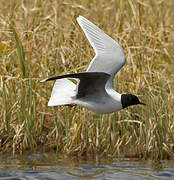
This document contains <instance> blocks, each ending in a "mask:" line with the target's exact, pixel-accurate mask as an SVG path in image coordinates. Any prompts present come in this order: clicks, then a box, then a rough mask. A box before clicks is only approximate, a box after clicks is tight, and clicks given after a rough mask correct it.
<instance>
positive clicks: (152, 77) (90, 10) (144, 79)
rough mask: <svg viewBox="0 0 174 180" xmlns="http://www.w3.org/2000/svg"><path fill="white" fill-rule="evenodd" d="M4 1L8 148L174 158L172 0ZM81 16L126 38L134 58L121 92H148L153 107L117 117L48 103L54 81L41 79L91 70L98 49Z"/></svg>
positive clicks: (0, 33)
mask: <svg viewBox="0 0 174 180" xmlns="http://www.w3.org/2000/svg"><path fill="white" fill-rule="evenodd" d="M1 1H2V2H1V5H0V37H1V41H0V72H1V73H0V102H1V104H0V147H1V149H0V152H1V153H5V152H11V153H24V152H27V151H32V152H37V151H44V152H45V151H50V150H52V149H53V150H55V151H57V152H58V153H63V154H73V155H85V154H93V155H95V154H100V155H106V156H115V157H143V158H150V159H166V158H173V157H174V156H173V153H174V111H173V107H174V95H173V94H174V89H173V83H174V76H173V72H174V48H173V47H174V33H173V32H174V24H173V19H174V13H173V7H174V2H173V0H168V1H163V0H161V1H156V0H147V1H145V0H135V1H133V0H125V1H122V0H108V1H105V0H101V1H97V0H92V1H91V0H83V1H80V0H76V1H75V0H72V1H63V0H62V1H61V0H51V1H50V0H45V1H39V0H30V1H25V0H11V1H4V0H1ZM3 1H4V2H3ZM78 15H83V16H85V17H86V18H88V19H89V20H91V21H92V22H94V23H95V24H97V25H98V26H99V27H100V28H101V29H103V30H104V31H105V32H106V33H107V34H109V35H110V36H111V37H113V38H114V39H115V40H117V41H118V42H119V43H120V44H121V46H122V47H123V49H124V51H125V54H126V56H127V64H126V65H125V66H124V68H123V69H122V70H121V71H120V72H119V73H118V74H117V77H116V78H115V85H116V90H117V91H118V92H120V93H133V94H137V95H141V97H140V99H141V100H142V101H143V102H145V103H146V104H147V106H146V107H140V106H136V107H130V108H127V109H125V110H123V111H120V112H117V113H113V114H110V115H97V114H93V113H91V112H89V111H87V110H85V109H83V108H80V107H75V108H67V107H54V108H50V107H47V102H48V99H49V97H50V93H51V89H52V86H53V82H49V83H44V84H42V83H40V82H39V81H40V80H41V79H43V78H45V77H48V76H51V75H55V74H56V75H59V74H66V73H71V72H81V71H85V69H86V68H87V66H88V64H89V62H90V60H91V59H92V57H93V55H94V52H93V50H92V48H91V47H90V45H89V43H88V41H87V39H86V38H85V36H84V34H83V32H82V30H81V29H80V27H79V26H78V24H77V22H76V17H77V16H78Z"/></svg>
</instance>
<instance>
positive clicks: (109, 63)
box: [77, 16, 126, 87]
mask: <svg viewBox="0 0 174 180" xmlns="http://www.w3.org/2000/svg"><path fill="white" fill-rule="evenodd" d="M77 22H78V23H79V25H80V27H81V28H82V30H83V31H84V33H85V35H86V37H87V39H88V41H89V42H90V44H91V46H92V47H93V49H94V51H95V53H96V55H95V57H94V58H93V59H92V61H91V63H90V64H89V66H88V68H87V71H89V72H105V73H108V74H110V75H111V78H110V80H109V84H108V85H109V86H111V87H113V82H112V81H113V78H114V76H115V74H116V73H117V72H118V71H119V70H120V69H121V67H122V66H123V65H124V64H125V63H126V57H125V55H124V52H123V50H122V48H121V47H120V45H119V44H118V43H117V42H116V41H115V40H113V39H112V38H111V37H109V36H108V35H107V34H105V33H104V32H103V31H102V30H101V29H100V28H98V27H97V26H96V25H94V24H93V23H91V22H90V21H89V20H87V19H86V18H84V17H82V16H79V17H78V18H77Z"/></svg>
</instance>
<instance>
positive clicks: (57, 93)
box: [48, 79, 76, 106]
mask: <svg viewBox="0 0 174 180" xmlns="http://www.w3.org/2000/svg"><path fill="white" fill-rule="evenodd" d="M75 95H76V84H74V83H73V82H72V81H70V80H68V79H58V80H56V82H55V84H54V87H53V90H52V93H51V97H50V100H49V102H48V106H60V105H66V104H72V103H73V102H72V101H73V99H72V97H73V96H75Z"/></svg>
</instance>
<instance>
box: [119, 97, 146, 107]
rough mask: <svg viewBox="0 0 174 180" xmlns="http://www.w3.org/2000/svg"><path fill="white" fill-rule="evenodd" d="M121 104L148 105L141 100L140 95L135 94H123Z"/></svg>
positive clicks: (124, 105) (126, 105) (125, 105)
mask: <svg viewBox="0 0 174 180" xmlns="http://www.w3.org/2000/svg"><path fill="white" fill-rule="evenodd" d="M121 104H122V106H123V108H126V107H128V106H132V105H136V104H142V105H146V104H144V103H142V102H140V101H139V99H138V97H137V96H135V95H133V94H122V95H121Z"/></svg>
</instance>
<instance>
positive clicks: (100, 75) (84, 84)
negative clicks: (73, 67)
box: [41, 72, 110, 98]
mask: <svg viewBox="0 0 174 180" xmlns="http://www.w3.org/2000/svg"><path fill="white" fill-rule="evenodd" d="M62 78H77V79H79V80H80V81H79V83H78V86H77V89H76V94H75V95H76V98H81V97H85V96H88V95H90V94H95V93H97V94H99V93H101V94H102V95H104V93H106V89H105V85H106V82H107V80H108V79H109V78H110V75H109V74H107V73H104V72H84V73H75V74H66V75H62V76H55V77H51V78H47V79H44V80H42V81H41V82H46V81H51V80H57V79H62ZM56 90H57V88H56ZM53 91H54V89H53ZM67 92H68V90H67ZM62 93H63V92H62ZM53 94H57V92H56V91H55V93H54V92H53Z"/></svg>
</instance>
